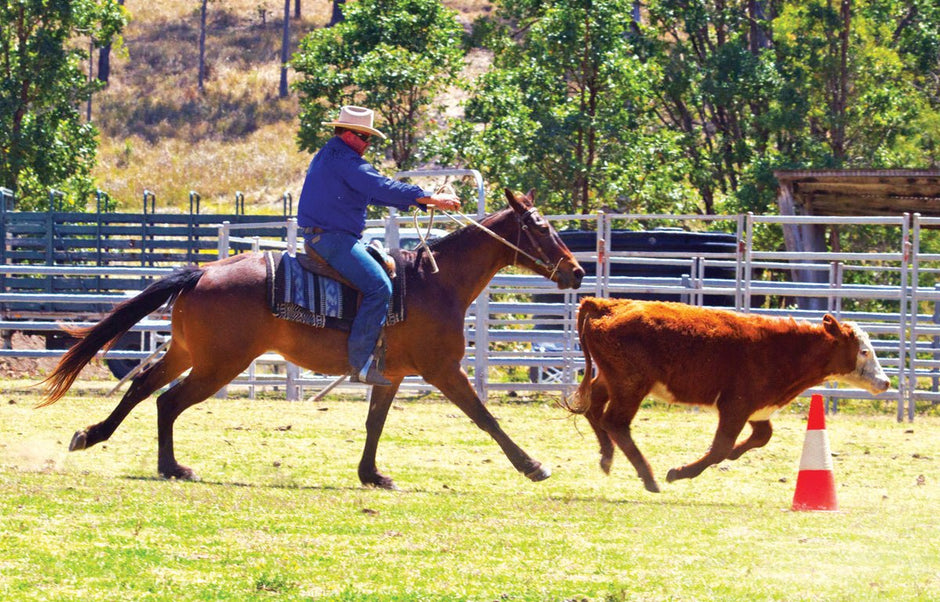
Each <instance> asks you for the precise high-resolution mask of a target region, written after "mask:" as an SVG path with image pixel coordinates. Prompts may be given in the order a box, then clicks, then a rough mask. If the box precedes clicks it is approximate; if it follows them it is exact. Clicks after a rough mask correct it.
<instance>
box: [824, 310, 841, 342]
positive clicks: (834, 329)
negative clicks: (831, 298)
mask: <svg viewBox="0 0 940 602" xmlns="http://www.w3.org/2000/svg"><path fill="white" fill-rule="evenodd" d="M823 328H824V329H825V330H826V332H828V333H829V334H830V335H831V336H834V337H839V336H841V335H842V328H841V327H840V326H839V322H838V320H836V319H835V318H834V317H833V316H832V314H826V315H825V316H823Z"/></svg>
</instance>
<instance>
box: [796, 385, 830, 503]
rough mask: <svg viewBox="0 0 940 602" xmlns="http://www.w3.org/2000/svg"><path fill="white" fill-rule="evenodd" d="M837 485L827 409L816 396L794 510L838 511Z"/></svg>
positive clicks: (820, 396)
mask: <svg viewBox="0 0 940 602" xmlns="http://www.w3.org/2000/svg"><path fill="white" fill-rule="evenodd" d="M838 509H839V503H838V502H837V501H836V485H835V482H834V481H833V478H832V454H831V453H830V452H829V437H828V436H827V435H826V412H825V409H824V408H823V398H822V395H813V397H812V399H811V400H810V404H809V421H808V422H807V424H806V439H804V441H803V455H802V456H801V457H800V474H799V476H797V478H796V491H795V492H794V493H793V507H792V508H791V510H838Z"/></svg>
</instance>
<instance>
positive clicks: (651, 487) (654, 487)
mask: <svg viewBox="0 0 940 602" xmlns="http://www.w3.org/2000/svg"><path fill="white" fill-rule="evenodd" d="M643 486H644V487H646V490H647V491H649V492H650V493H659V484H657V483H656V481H650V482H649V483H643Z"/></svg>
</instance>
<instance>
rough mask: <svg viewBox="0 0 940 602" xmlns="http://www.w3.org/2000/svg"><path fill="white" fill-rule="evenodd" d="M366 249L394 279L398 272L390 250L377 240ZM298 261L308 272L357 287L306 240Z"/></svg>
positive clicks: (391, 278) (390, 277)
mask: <svg viewBox="0 0 940 602" xmlns="http://www.w3.org/2000/svg"><path fill="white" fill-rule="evenodd" d="M366 251H368V252H369V255H371V256H372V258H373V259H375V260H376V261H377V262H378V263H379V265H381V266H382V267H383V268H384V269H385V273H386V274H388V277H389V279H390V280H392V281H394V280H395V273H396V269H395V260H394V259H393V258H392V256H391V255H389V254H388V251H386V250H385V249H383V248H382V247H381V246H380V245H379V243H378V242H376V241H372V242H370V243H369V244H368V245H366ZM297 261H298V262H299V263H300V266H301V267H302V268H303V269H305V270H307V271H308V272H311V273H313V274H320V275H322V276H326V277H327V278H332V279H333V280H336V281H338V282H341V283H343V284H345V285H346V286H348V287H350V288H355V287H353V285H352V284H350V282H349V281H348V280H346V279H345V278H343V277H342V276H341V275H340V273H339V272H337V271H336V270H334V269H333V268H332V267H331V266H330V264H328V263H327V262H326V260H325V259H323V257H321V256H320V254H319V253H317V252H316V251H314V250H313V247H311V246H310V245H309V244H307V243H306V241H305V242H304V254H303V255H297Z"/></svg>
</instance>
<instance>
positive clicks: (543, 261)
mask: <svg viewBox="0 0 940 602" xmlns="http://www.w3.org/2000/svg"><path fill="white" fill-rule="evenodd" d="M533 211H536V209H535V207H533V208H532V209H529V211H527V212H526V215H530V214H531V213H532V212H533ZM454 213H456V214H457V215H459V216H460V217H462V218H463V219H464V220H465V222H466V223H465V224H461V222H460V220H458V219H457V218H455V217H454V216H453V215H451V214H450V213H447V212H446V211H445V212H444V215H446V216H447V217H448V218H450V219H451V220H453V221H454V222H455V223H457V224H458V225H461V226H463V225H474V226H476V227H477V228H479V229H480V230H483V231H484V232H486V233H487V234H489V235H490V236H492V237H493V238H495V239H496V240H498V241H499V242H501V243H503V244H504V245H506V246H507V247H509V248H510V249H513V250H514V251H515V252H516V254H517V255H518V254H520V253H521V254H522V255H524V256H526V257H527V258H529V259H530V260H532V262H533V263H535V265H537V266H539V267H541V268H543V269H545V270H548V271H549V272H550V273H549V276H548V279H549V280H551V281H553V282H554V281H555V274H557V273H558V266H559V265H561V262H562V259H559V260H558V263H556V264H555V265H554V266H552V265H551V264H550V263H549V260H548V256H547V255H545V251H544V250H543V249H542V247H541V245H539V244H538V241H536V240H535V239H534V237H533V236H532V233H531V232H529V228H528V226H526V224H525V221H524V220H523V218H522V217H518V216H517V217H518V219H519V221H520V226H521V227H522V230H523V231H525V233H526V235H527V236H528V237H529V242H530V243H532V245H533V246H534V247H535V248H536V249H538V251H539V254H540V255H541V256H542V259H539V258H538V257H535V256H534V255H532V254H531V253H528V252H527V251H525V250H524V249H521V248H520V247H519V245H516V244H513V243H511V242H509V241H508V240H506V239H505V238H503V237H502V236H500V235H499V234H497V233H496V232H493V231H492V230H490V229H489V228H487V227H486V226H484V225H483V224H481V223H480V222H478V221H476V220H475V219H473V218H472V217H470V216H468V215H466V214H464V213H462V212H460V211H455V212H454ZM513 213H515V212H513Z"/></svg>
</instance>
